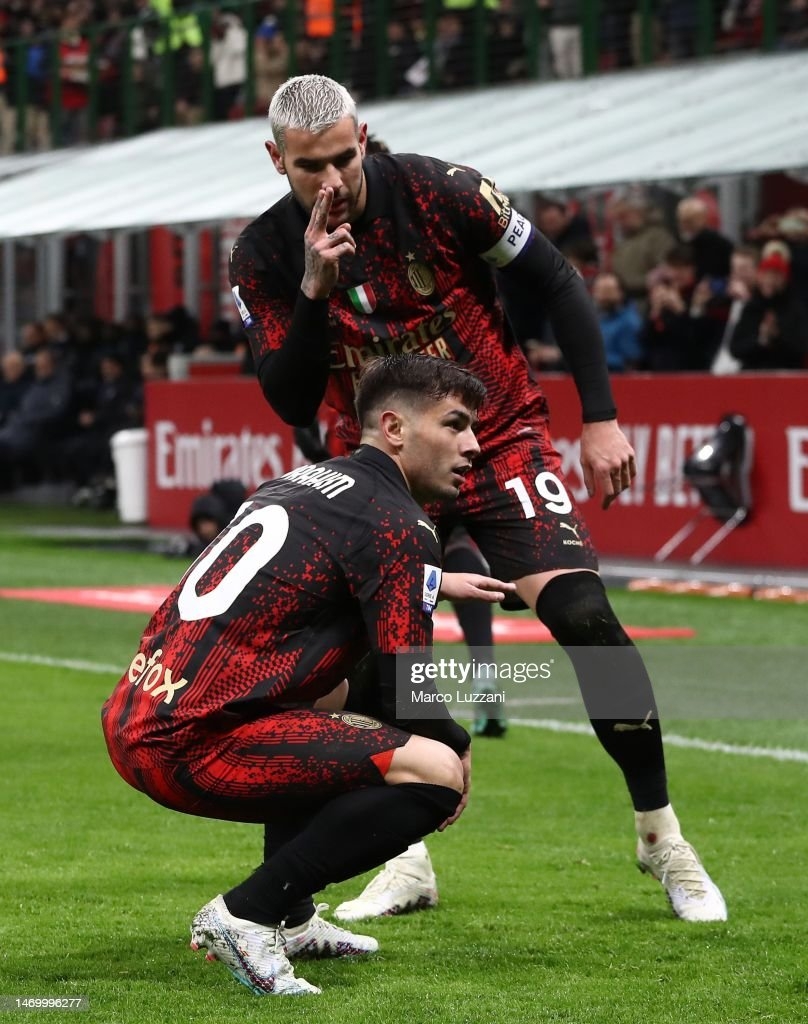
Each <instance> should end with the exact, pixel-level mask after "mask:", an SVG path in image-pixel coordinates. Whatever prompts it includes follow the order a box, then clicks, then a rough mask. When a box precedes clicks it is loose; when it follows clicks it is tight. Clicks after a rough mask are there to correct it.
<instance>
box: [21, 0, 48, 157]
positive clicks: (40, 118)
mask: <svg viewBox="0 0 808 1024" xmlns="http://www.w3.org/2000/svg"><path fill="white" fill-rule="evenodd" d="M37 33H38V26H37V24H36V22H35V21H34V19H33V18H30V17H29V18H24V19H23V20H22V21H21V22H20V25H19V36H20V38H21V39H26V40H28V43H27V45H26V48H25V77H26V88H27V103H26V107H25V139H24V140H23V145H24V148H25V149H26V150H37V151H40V150H46V149H50V148H51V145H52V140H51V128H50V110H49V109H48V88H49V87H48V75H49V69H48V46H47V43H46V42H45V39H44V38H43V37H42V36H40V35H38V34H37Z"/></svg>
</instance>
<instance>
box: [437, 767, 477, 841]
mask: <svg viewBox="0 0 808 1024" xmlns="http://www.w3.org/2000/svg"><path fill="white" fill-rule="evenodd" d="M460 763H461V764H462V765H463V795H462V796H461V797H460V803H459V804H458V805H457V810H456V811H455V812H454V814H453V815H452V816H451V817H450V818H447V819H446V821H444V823H443V824H442V825H438V832H442V831H443V830H444V829H445V828H448V827H449V826H450V825H454V823H455V822H456V821H457V819H458V818H459V817H460V815H461V814H462V813H463V811H465V809H466V805H467V804H468V802H469V790H470V789H471V747H469V748H468V749H467V750H466V752H465V754H463V755H462V756H461V758H460Z"/></svg>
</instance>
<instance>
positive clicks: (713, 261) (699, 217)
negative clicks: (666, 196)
mask: <svg viewBox="0 0 808 1024" xmlns="http://www.w3.org/2000/svg"><path fill="white" fill-rule="evenodd" d="M709 222H710V211H709V209H708V207H707V204H706V203H705V202H704V200H703V199H699V198H698V197H696V196H688V197H687V198H686V199H682V201H681V202H680V203H679V204H678V206H677V207H676V226H677V233H678V235H679V241H680V242H683V243H684V244H685V245H689V246H690V247H691V248H692V249H693V253H694V255H695V257H696V275H697V277H699V278H702V277H714V278H724V279H726V278H727V277H729V271H730V258H731V256H732V242H730V240H729V239H728V238H725V237H724V235H722V234H720V233H719V232H718V231H716V230H715V229H714V228H711V227H710V225H709Z"/></svg>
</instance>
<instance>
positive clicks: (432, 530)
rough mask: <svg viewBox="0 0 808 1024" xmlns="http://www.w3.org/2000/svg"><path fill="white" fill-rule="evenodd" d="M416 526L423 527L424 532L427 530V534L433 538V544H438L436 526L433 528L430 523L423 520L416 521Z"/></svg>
mask: <svg viewBox="0 0 808 1024" xmlns="http://www.w3.org/2000/svg"><path fill="white" fill-rule="evenodd" d="M418 526H423V528H424V529H425V530H429V532H430V533H431V534H432V536H433V537H434V538H435V543H436V544H437V543H438V529H437V527H436V526H433V525H432V523H427V522H425V520H423V519H419V520H418Z"/></svg>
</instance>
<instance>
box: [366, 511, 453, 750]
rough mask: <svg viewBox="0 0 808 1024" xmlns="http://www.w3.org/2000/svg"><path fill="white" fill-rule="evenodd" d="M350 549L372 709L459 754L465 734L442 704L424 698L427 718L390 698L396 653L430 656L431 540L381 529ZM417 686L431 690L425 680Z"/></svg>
mask: <svg viewBox="0 0 808 1024" xmlns="http://www.w3.org/2000/svg"><path fill="white" fill-rule="evenodd" d="M391 538H393V539H392V540H391ZM382 542H383V543H382ZM350 550H351V563H352V565H351V571H350V573H349V576H348V580H349V586H350V587H351V589H352V591H353V593H354V595H355V596H356V597H357V599H358V601H359V606H360V608H361V610H362V616H363V618H364V622H365V627H366V629H367V633H368V640H369V643H370V649H371V654H370V659H371V665H370V666H369V668H370V673H371V675H370V678H371V679H372V680H373V683H372V685H373V686H374V689H375V693H374V694H373V706H374V708H375V709H376V710H377V713H378V715H379V717H380V718H381V719H382V720H383V721H385V722H388V723H389V724H390V725H396V726H397V727H398V728H400V729H403V730H404V731H405V732H411V733H414V734H415V735H418V736H426V737H427V738H428V739H434V740H438V741H439V742H441V743H445V744H446V745H447V746H448V747H451V748H452V750H454V751H455V752H456V753H457V754H462V753H463V752H464V751H465V750H466V749H467V748H468V746H469V744H470V742H471V740H470V737H469V734H468V733H467V732H466V730H465V729H464V728H463V727H462V726H460V725H458V724H457V723H456V722H455V721H454V719H453V718H452V716H451V715H450V714H449V712H448V710H447V709H446V706H445V704H442V703H441V702H439V701H434V702H427V706H428V707H429V709H430V715H431V716H432V717H430V718H426V719H425V718H416V717H411V716H410V715H408V714H407V710H406V706H405V705H404V704H403V703H400V702H399V701H397V699H396V683H397V668H398V667H399V666H398V657H397V652H398V651H400V650H401V649H402V648H416V649H418V650H423V651H424V652H425V654H424V656H423V658H421V660H428V659H429V658H430V657H431V647H432V610H433V609H434V606H435V604H436V603H437V599H438V592H439V589H440V575H441V573H440V569H439V568H438V566H439V558H440V550H439V548H438V544H437V541H436V540H434V538H433V537H432V534H431V533H430V532H429V531H426V530H420V529H418V528H417V527H415V528H413V527H403V528H398V529H396V530H393V531H391V530H390V529H389V528H388V527H385V528H384V529H383V530H381V531H377V530H374V531H372V532H370V533H366V534H365V536H364V538H363V540H362V542H361V543H359V544H351V545H350ZM380 555H381V557H380ZM419 657H420V656H419ZM419 689H423V690H424V691H425V692H427V691H428V692H429V693H433V692H436V691H435V685H434V681H433V680H430V679H426V680H425V681H424V683H423V685H420V686H419Z"/></svg>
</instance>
